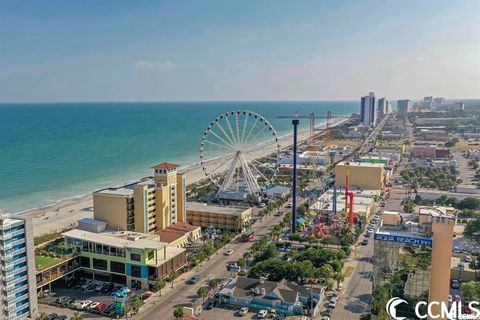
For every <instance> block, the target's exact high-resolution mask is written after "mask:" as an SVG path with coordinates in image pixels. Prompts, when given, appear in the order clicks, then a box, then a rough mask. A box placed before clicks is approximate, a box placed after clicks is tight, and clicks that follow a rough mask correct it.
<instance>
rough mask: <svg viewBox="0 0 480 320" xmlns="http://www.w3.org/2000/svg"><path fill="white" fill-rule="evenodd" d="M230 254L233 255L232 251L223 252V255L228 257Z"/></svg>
mask: <svg viewBox="0 0 480 320" xmlns="http://www.w3.org/2000/svg"><path fill="white" fill-rule="evenodd" d="M232 253H233V249H228V250H227V251H225V253H224V255H226V256H230V255H232Z"/></svg>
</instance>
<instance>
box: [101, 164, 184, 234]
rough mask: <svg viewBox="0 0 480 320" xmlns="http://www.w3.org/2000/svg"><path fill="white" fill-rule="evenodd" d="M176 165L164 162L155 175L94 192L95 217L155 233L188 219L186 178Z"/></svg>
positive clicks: (117, 227) (127, 227) (114, 226)
mask: <svg viewBox="0 0 480 320" xmlns="http://www.w3.org/2000/svg"><path fill="white" fill-rule="evenodd" d="M177 167H178V166H177V165H176V164H173V163H168V162H164V163H161V164H158V165H156V166H154V167H152V169H153V170H154V176H153V177H149V178H145V179H142V180H140V181H138V182H135V183H132V184H129V185H125V186H122V187H118V188H107V189H103V190H99V191H96V192H94V193H93V207H94V216H95V219H97V220H102V221H105V222H107V224H108V226H109V227H110V228H116V229H119V230H127V231H135V232H142V233H154V232H156V231H159V230H163V229H165V228H168V227H170V226H172V225H175V224H177V223H178V222H186V211H185V210H186V208H185V192H186V185H185V177H184V175H182V174H179V173H178V172H177Z"/></svg>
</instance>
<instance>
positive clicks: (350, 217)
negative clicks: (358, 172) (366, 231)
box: [345, 162, 355, 225]
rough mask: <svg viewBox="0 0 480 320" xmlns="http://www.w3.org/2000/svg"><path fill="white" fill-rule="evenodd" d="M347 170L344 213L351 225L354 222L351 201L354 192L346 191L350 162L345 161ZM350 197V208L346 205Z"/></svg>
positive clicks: (346, 189)
mask: <svg viewBox="0 0 480 320" xmlns="http://www.w3.org/2000/svg"><path fill="white" fill-rule="evenodd" d="M346 167H347V171H346V174H345V215H346V217H345V218H346V220H347V221H348V223H350V224H351V225H353V224H354V223H355V222H354V221H353V201H354V199H355V194H354V193H353V192H352V191H348V175H349V173H350V164H349V163H348V162H347V163H346ZM349 198H350V208H349V206H348V200H349Z"/></svg>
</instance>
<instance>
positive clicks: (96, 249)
mask: <svg viewBox="0 0 480 320" xmlns="http://www.w3.org/2000/svg"><path fill="white" fill-rule="evenodd" d="M95 253H102V245H101V244H98V243H96V244H95Z"/></svg>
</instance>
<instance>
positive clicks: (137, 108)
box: [0, 101, 359, 212]
mask: <svg viewBox="0 0 480 320" xmlns="http://www.w3.org/2000/svg"><path fill="white" fill-rule="evenodd" d="M358 108H359V103H358V102H357V101H311V102H299V101H294V102H293V101H292V102H289V101H285V102H238V101H235V102H151V103H143V102H142V103H134V102H132V103H21V104H20V103H15V104H14V103H3V104H0V209H3V211H4V212H18V211H22V210H26V209H30V208H36V207H39V206H45V205H49V204H52V203H54V202H56V201H59V200H61V199H65V198H69V197H74V196H78V195H83V194H87V193H90V192H92V191H93V190H96V189H99V188H103V187H107V186H112V185H119V184H123V183H126V182H130V181H133V180H135V179H137V178H140V177H143V176H147V175H150V174H151V170H150V169H149V168H150V166H152V165H154V164H157V163H159V162H163V161H170V162H175V163H177V164H180V165H189V164H193V163H197V162H199V144H200V140H201V137H202V135H203V132H204V131H205V129H206V127H207V126H208V125H209V123H210V122H211V121H212V120H214V119H215V118H216V117H217V116H219V115H220V114H221V113H224V112H227V111H232V110H245V109H247V110H251V111H254V112H257V113H259V114H260V115H262V116H263V117H264V118H266V119H267V120H268V121H270V123H271V124H272V125H273V127H274V128H275V130H276V131H277V134H278V135H279V136H283V135H286V134H288V133H290V132H291V131H292V125H291V121H290V120H287V119H279V118H277V116H279V115H292V116H293V115H294V113H295V111H299V112H300V114H301V115H305V116H306V115H308V114H309V113H310V112H315V113H316V114H319V115H324V116H325V115H326V113H327V111H328V110H330V111H331V112H332V114H333V115H350V114H351V113H353V112H358ZM319 122H320V120H319ZM300 125H301V128H308V126H309V120H308V119H302V120H301V121H300Z"/></svg>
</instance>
